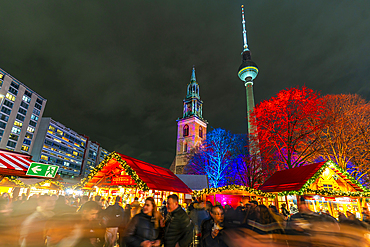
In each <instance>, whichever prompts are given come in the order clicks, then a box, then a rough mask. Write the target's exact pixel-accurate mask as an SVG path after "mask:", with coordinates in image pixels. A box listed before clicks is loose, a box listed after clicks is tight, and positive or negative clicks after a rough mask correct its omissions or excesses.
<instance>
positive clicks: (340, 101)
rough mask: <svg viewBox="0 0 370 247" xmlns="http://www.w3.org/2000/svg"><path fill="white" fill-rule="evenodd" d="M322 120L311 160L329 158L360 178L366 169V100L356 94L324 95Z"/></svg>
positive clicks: (369, 115)
mask: <svg viewBox="0 0 370 247" xmlns="http://www.w3.org/2000/svg"><path fill="white" fill-rule="evenodd" d="M324 98H325V102H326V105H325V109H324V112H323V114H322V116H321V118H322V121H323V122H325V123H326V124H325V126H324V128H322V129H321V131H320V134H319V139H318V142H317V143H316V144H317V146H318V147H316V150H319V151H318V152H317V153H316V157H311V160H315V159H316V160H318V159H322V160H329V159H330V160H332V161H334V162H335V163H336V164H338V165H339V166H341V167H342V168H343V169H345V170H347V172H349V173H350V175H351V176H353V177H354V178H356V179H357V180H359V181H361V180H363V179H364V178H366V177H367V176H368V174H369V172H370V166H369V165H368V164H369V163H370V130H369V128H370V104H369V103H367V102H366V101H365V100H364V99H362V98H361V97H360V96H358V95H351V94H339V95H327V96H325V97H324Z"/></svg>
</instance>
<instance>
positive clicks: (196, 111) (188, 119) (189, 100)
mask: <svg viewBox="0 0 370 247" xmlns="http://www.w3.org/2000/svg"><path fill="white" fill-rule="evenodd" d="M202 107H203V101H202V100H201V99H200V96H199V84H198V83H197V80H196V76H195V68H194V67H193V71H192V75H191V79H190V83H189V84H188V88H187V94H186V98H185V99H184V105H183V117H182V118H179V119H178V120H177V145H176V157H175V160H174V163H173V164H172V166H171V167H172V170H173V172H174V173H175V174H183V173H184V171H183V170H184V167H185V165H186V164H187V163H188V154H189V152H190V151H191V150H192V149H193V148H195V147H196V146H199V145H200V144H201V142H202V140H203V139H204V138H205V137H206V133H207V124H208V122H207V121H206V120H205V119H203V116H202V115H203V110H202Z"/></svg>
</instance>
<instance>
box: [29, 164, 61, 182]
mask: <svg viewBox="0 0 370 247" xmlns="http://www.w3.org/2000/svg"><path fill="white" fill-rule="evenodd" d="M58 168H59V166H56V165H47V164H41V163H31V165H30V167H29V168H28V171H27V173H26V175H30V176H37V177H47V178H54V177H55V175H57V171H58Z"/></svg>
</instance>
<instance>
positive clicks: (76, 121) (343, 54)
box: [0, 0, 370, 167]
mask: <svg viewBox="0 0 370 247" xmlns="http://www.w3.org/2000/svg"><path fill="white" fill-rule="evenodd" d="M241 4H244V5H245V12H246V25H247V32H248V43H249V48H250V50H251V52H252V59H253V61H254V62H255V63H256V64H257V65H258V67H259V75H258V77H257V78H256V80H255V81H254V95H255V102H256V103H258V102H261V101H263V100H266V99H269V98H270V97H272V96H274V95H275V94H276V93H277V92H278V91H280V90H281V89H284V88H287V87H293V86H297V85H299V86H303V85H306V86H307V87H309V88H311V89H314V90H317V91H320V92H321V93H322V94H329V93H358V94H360V95H361V96H363V97H364V98H366V99H367V100H369V99H370V86H369V78H370V69H369V67H370V48H369V47H370V1H339V0H335V1H321V0H320V1H312V0H310V1H296V0H291V1H273V0H270V1H263V0H258V1H239V0H238V1H230V0H225V1H199V0H198V1H189V0H188V1H174V0H169V1H111V0H110V1H103V0H102V1H95V0H86V1H81V0H79V1H65V0H63V1H48V0H44V1H1V8H0V20H1V21H0V23H1V25H0V32H1V36H0V37H1V38H0V67H1V68H2V69H4V70H5V71H7V72H8V73H10V74H11V75H13V76H14V77H15V78H17V79H18V80H20V81H21V82H22V83H24V84H25V85H27V86H28V87H30V88H31V89H32V90H34V91H36V92H37V93H39V94H40V95H41V96H43V97H45V98H46V99H47V100H48V101H47V104H46V109H45V112H44V116H46V117H52V118H53V119H55V120H56V121H59V122H61V123H62V124H64V125H65V126H67V127H69V128H71V129H73V130H75V131H76V132H78V133H81V134H85V135H87V136H89V137H90V138H91V140H94V141H97V142H99V143H100V144H101V145H102V146H103V147H104V148H105V149H107V150H108V151H117V152H121V153H124V154H126V155H130V156H133V157H135V158H138V159H142V160H144V161H147V162H150V163H153V164H157V165H160V166H164V167H169V166H170V165H171V162H172V161H173V159H174V156H175V147H176V132H177V128H176V127H177V123H176V119H177V118H179V117H181V116H182V100H183V99H184V97H185V94H186V86H187V84H188V83H189V81H190V76H191V69H192V66H193V64H194V65H195V67H196V75H197V81H198V83H199V85H200V95H201V99H202V100H203V101H204V104H203V117H204V118H205V119H207V120H208V122H209V126H208V128H209V129H211V128H224V129H228V130H231V131H232V132H234V133H243V132H244V133H245V132H246V131H247V125H246V119H245V116H246V108H245V89H244V85H243V83H242V82H241V81H240V80H239V78H238V77H237V70H238V67H239V65H240V64H241V56H240V53H241V51H242V49H243V47H242V45H243V44H242V42H243V41H242V26H241V9H240V5H241Z"/></svg>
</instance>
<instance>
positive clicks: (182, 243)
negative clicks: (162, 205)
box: [164, 194, 194, 247]
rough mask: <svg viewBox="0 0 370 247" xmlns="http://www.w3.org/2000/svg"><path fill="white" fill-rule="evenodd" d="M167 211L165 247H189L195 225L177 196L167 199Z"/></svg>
mask: <svg viewBox="0 0 370 247" xmlns="http://www.w3.org/2000/svg"><path fill="white" fill-rule="evenodd" d="M167 209H168V214H167V217H166V222H165V233H164V247H188V246H189V245H190V244H191V242H192V240H193V228H194V224H193V223H192V222H191V220H190V218H189V216H188V215H187V213H186V212H185V211H184V210H183V209H182V208H181V207H180V205H179V197H178V196H177V195H175V194H172V195H170V196H168V197H167Z"/></svg>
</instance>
